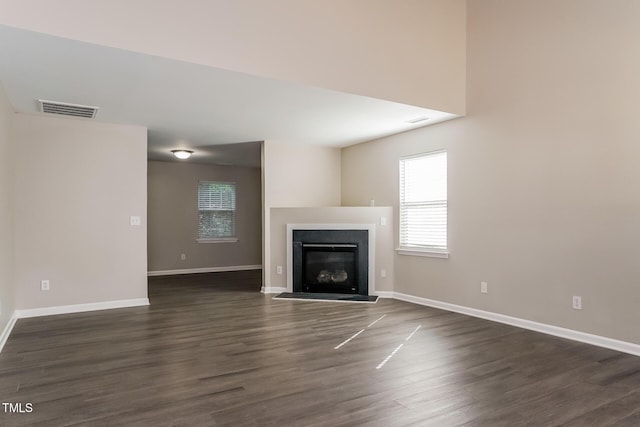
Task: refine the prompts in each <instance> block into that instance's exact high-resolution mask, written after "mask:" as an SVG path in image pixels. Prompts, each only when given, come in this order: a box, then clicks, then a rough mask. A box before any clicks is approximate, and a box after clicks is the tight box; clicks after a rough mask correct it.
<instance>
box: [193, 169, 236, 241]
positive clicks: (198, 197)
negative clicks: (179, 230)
mask: <svg viewBox="0 0 640 427" xmlns="http://www.w3.org/2000/svg"><path fill="white" fill-rule="evenodd" d="M203 183H208V184H225V185H233V193H234V207H233V210H232V212H233V236H224V237H201V236H200V212H201V211H202V209H200V186H201V184H203ZM237 205H238V186H237V183H235V182H230V181H211V180H199V181H198V186H197V189H196V214H197V218H198V219H197V229H196V242H198V243H235V242H237V241H238V235H237V223H236V219H237V212H238V206H237ZM214 211H230V210H228V209H215V210H214Z"/></svg>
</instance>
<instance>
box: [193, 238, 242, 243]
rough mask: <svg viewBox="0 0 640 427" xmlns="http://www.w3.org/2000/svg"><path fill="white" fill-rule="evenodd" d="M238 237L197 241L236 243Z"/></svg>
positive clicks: (199, 240)
mask: <svg viewBox="0 0 640 427" xmlns="http://www.w3.org/2000/svg"><path fill="white" fill-rule="evenodd" d="M237 241H238V238H237V237H220V238H218V239H196V242H198V243H236V242H237Z"/></svg>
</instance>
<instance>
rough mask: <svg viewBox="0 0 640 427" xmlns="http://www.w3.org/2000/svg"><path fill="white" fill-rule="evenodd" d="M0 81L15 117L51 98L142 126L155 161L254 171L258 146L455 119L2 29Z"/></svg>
mask: <svg viewBox="0 0 640 427" xmlns="http://www.w3.org/2000/svg"><path fill="white" fill-rule="evenodd" d="M292 60H295V59H292ZM0 81H2V83H3V85H4V88H5V91H6V93H7V96H8V97H9V100H10V101H11V103H12V104H13V106H14V108H15V109H16V111H19V112H23V113H38V103H37V100H38V99H46V100H52V101H60V102H67V103H75V104H83V105H91V106H97V107H99V108H100V110H99V112H98V114H97V117H96V119H95V120H99V121H104V122H112V123H127V124H136V125H142V126H146V127H147V128H148V129H149V148H148V152H149V159H152V160H172V157H171V154H170V150H171V149H175V148H189V149H192V150H194V151H195V154H194V157H193V160H194V161H200V162H207V163H218V164H240V165H246V166H258V165H259V164H260V157H259V152H260V151H259V144H258V143H255V142H259V141H264V140H273V141H277V142H282V143H290V144H314V145H325V146H333V147H343V146H348V145H352V144H356V143H359V142H364V141H368V140H371V139H375V138H378V137H381V136H385V135H390V134H394V133H398V132H403V131H406V130H410V129H414V128H417V127H421V126H425V125H428V124H433V123H437V122H439V121H442V120H447V119H450V118H454V117H456V116H455V115H453V114H448V113H443V112H439V111H434V110H429V109H425V108H420V107H416V106H410V105H405V104H399V103H395V102H390V101H384V100H380V99H374V98H368V97H363V96H357V95H351V94H346V93H341V92H335V91H330V90H326V89H320V88H315V87H309V86H302V85H299V84H293V83H288V82H282V81H276V80H271V79H265V78H260V77H254V76H249V75H246V74H241V73H237V72H231V71H226V70H221V69H217V68H211V67H206V66H202V65H196V64H191V63H186V62H181V61H175V60H171V59H165V58H161V57H157V56H151V55H145V54H139V53H134V52H130V51H126V50H121V49H114V48H110V47H104V46H98V45H94V44H89V43H84V42H79V41H74V40H69V39H63V38H59V37H54V36H50V35H46V34H41V33H35V32H31V31H26V30H20V29H15V28H11V27H7V26H1V25H0ZM425 116H426V117H429V118H430V120H428V121H423V122H419V123H415V124H411V123H408V121H409V120H412V119H415V118H418V117H425ZM83 120H89V119H83ZM247 142H254V143H252V144H242V143H247Z"/></svg>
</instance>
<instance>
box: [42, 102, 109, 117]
mask: <svg viewBox="0 0 640 427" xmlns="http://www.w3.org/2000/svg"><path fill="white" fill-rule="evenodd" d="M38 103H39V104H40V111H42V112H43V113H50V114H61V115H63V116H71V117H84V118H86V119H95V117H96V114H98V107H91V106H89V105H78V104H67V103H65V102H57V101H47V100H44V99H38Z"/></svg>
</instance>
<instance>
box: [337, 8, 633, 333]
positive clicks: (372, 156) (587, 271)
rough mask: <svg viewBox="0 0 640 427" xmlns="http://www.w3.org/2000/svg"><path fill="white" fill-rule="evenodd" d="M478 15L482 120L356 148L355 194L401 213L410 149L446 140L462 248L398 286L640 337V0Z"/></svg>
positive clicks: (477, 107) (475, 60) (346, 157)
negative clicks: (575, 301) (575, 299)
mask: <svg viewBox="0 0 640 427" xmlns="http://www.w3.org/2000/svg"><path fill="white" fill-rule="evenodd" d="M468 12H469V15H468V25H469V26H468V69H467V73H468V104H467V106H468V117H466V118H462V119H457V120H454V121H451V122H447V123H443V124H439V125H436V126H433V127H429V128H423V129H420V130H416V131H413V132H410V133H405V134H401V135H397V136H393V137H389V138H385V139H382V140H379V141H375V142H371V143H366V144H361V145H358V146H354V147H350V148H347V149H345V150H343V158H342V173H343V175H342V201H343V203H344V204H345V205H366V204H368V202H369V199H372V198H373V199H376V200H377V203H378V204H393V206H394V207H395V209H396V212H397V199H398V191H397V188H398V171H397V162H398V158H399V157H400V156H402V155H407V154H414V153H420V152H425V151H429V150H432V149H439V148H446V149H447V150H448V152H449V156H448V159H449V241H450V251H451V256H450V258H449V259H432V258H419V257H411V256H396V264H395V291H397V292H402V293H407V294H411V295H416V296H420V297H426V298H431V299H435V300H441V301H445V302H450V303H454V304H459V305H463V306H468V307H473V308H478V309H482V310H487V311H492V312H497V313H503V314H507V315H511V316H515V317H520V318H524V319H530V320H534V321H538V322H542V323H547V324H552V325H557V326H562V327H567V328H570V329H575V330H579V331H584V332H589V333H593V334H597V335H603V336H607V337H611V338H616V339H621V340H625V341H630V342H633V343H640V329H639V328H638V327H637V325H638V323H639V321H640V314H639V313H640V312H639V311H638V307H640V287H639V286H638V285H637V284H638V277H640V265H639V264H638V262H637V248H638V242H639V241H640V226H638V224H639V223H638V218H640V186H638V182H640V168H638V159H640V144H638V136H639V135H640V121H638V117H639V116H640V102H638V100H640V85H639V84H638V76H639V75H640V48H639V44H638V40H640V26H639V25H638V22H640V3H637V2H626V1H611V2H605V1H583V0H562V1H542V2H539V1H504V0H474V1H472V2H469V3H468ZM394 217H395V218H397V215H394ZM395 229H396V230H397V221H396V224H395ZM396 235H397V233H396ZM396 239H397V237H396ZM480 281H488V283H489V293H488V294H486V295H483V294H480V289H479V288H480V286H479V284H480ZM573 295H579V296H582V298H583V307H584V308H583V310H581V311H577V310H573V309H572V308H571V297H572V296H573Z"/></svg>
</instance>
